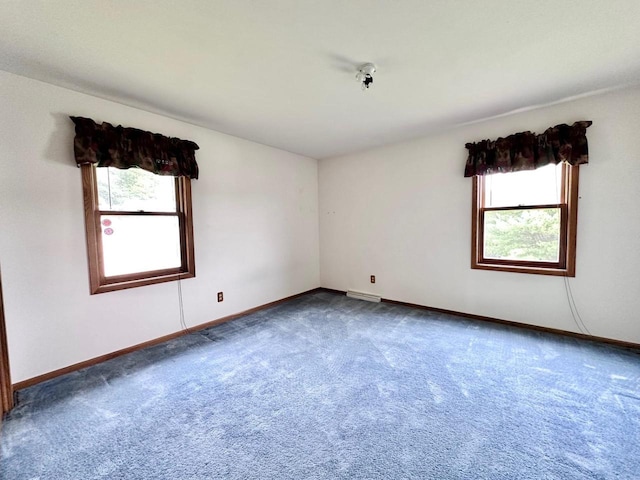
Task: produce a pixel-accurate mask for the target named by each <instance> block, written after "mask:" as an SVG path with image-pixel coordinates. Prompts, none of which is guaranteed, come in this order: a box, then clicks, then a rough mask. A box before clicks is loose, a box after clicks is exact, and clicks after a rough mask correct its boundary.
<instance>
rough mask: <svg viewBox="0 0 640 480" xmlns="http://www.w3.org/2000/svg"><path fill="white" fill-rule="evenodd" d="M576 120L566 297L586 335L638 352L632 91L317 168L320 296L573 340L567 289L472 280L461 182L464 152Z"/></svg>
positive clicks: (480, 274)
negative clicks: (352, 294) (375, 300)
mask: <svg viewBox="0 0 640 480" xmlns="http://www.w3.org/2000/svg"><path fill="white" fill-rule="evenodd" d="M583 119H586V120H593V125H592V126H591V127H590V128H589V129H588V130H587V138H588V140H589V149H590V163H589V165H586V166H584V167H581V169H580V198H581V199H580V204H579V212H578V245H577V267H576V268H577V273H576V277H575V278H574V279H570V280H569V282H570V286H571V289H572V291H573V295H574V298H575V301H576V304H577V307H578V310H579V312H580V315H581V316H582V318H583V320H584V323H585V324H586V326H587V328H588V330H589V331H590V332H591V333H592V334H593V335H597V336H602V337H608V338H612V339H619V340H626V341H629V342H635V343H640V251H639V246H640V89H638V88H635V89H627V90H623V91H618V92H614V93H609V94H605V95H600V96H594V97H590V98H586V99H580V100H576V101H573V102H570V103H565V104H560V105H555V106H550V107H545V108H542V109H539V110H535V111H530V112H525V113H520V114H517V115H512V116H509V117H503V118H500V119H494V120H491V121H487V122H483V123H480V124H475V125H470V126H465V127H460V128H458V129H455V130H453V131H449V132H447V133H444V134H439V135H434V136H431V137H428V138H423V139H420V140H417V141H412V142H407V143H402V144H396V145H392V146H387V147H383V148H378V149H374V150H371V151H367V152H364V153H359V154H353V155H347V156H344V157H340V158H332V159H326V160H321V161H320V163H319V184H320V188H319V194H320V244H321V250H320V271H321V283H322V286H323V287H327V288H335V289H340V290H346V289H355V290H361V291H366V292H371V293H376V294H379V295H381V296H382V297H384V298H390V299H395V300H400V301H406V302H411V303H416V304H421V305H427V306H432V307H438V308H444V309H450V310H455V311H460V312H466V313H473V314H477V315H485V316H490V317H495V318H500V319H505V320H512V321H517V322H523V323H528V324H533V325H540V326H545V327H552V328H558V329H562V330H569V331H574V332H577V331H579V330H578V328H577V327H576V324H575V323H574V321H573V319H572V316H571V313H570V310H569V306H568V301H567V296H566V292H565V285H564V278H562V277H549V276H543V275H529V274H518V273H505V272H494V271H482V270H471V268H470V250H471V246H470V245H471V179H469V178H463V171H464V163H465V160H466V153H467V151H466V149H465V147H464V145H465V143H466V142H470V141H478V140H481V139H486V138H491V139H494V138H497V137H499V136H506V135H508V134H511V133H516V132H520V131H524V130H532V131H534V132H542V131H543V130H545V129H546V128H547V127H550V126H552V125H556V124H558V123H573V122H574V121H576V120H583ZM370 274H375V275H376V276H377V278H376V280H377V282H376V284H375V285H372V284H370V283H369V275H370Z"/></svg>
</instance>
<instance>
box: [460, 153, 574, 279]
mask: <svg viewBox="0 0 640 480" xmlns="http://www.w3.org/2000/svg"><path fill="white" fill-rule="evenodd" d="M578 168H579V167H578V166H573V167H572V166H570V165H567V164H566V163H561V164H558V165H547V166H545V167H541V168H538V169H536V170H529V171H523V172H513V173H498V174H493V175H476V176H475V177H474V188H473V220H472V236H473V238H472V249H471V268H477V269H485V270H505V271H510V272H521V273H537V274H544V275H563V276H569V277H573V276H575V256H576V224H577V218H578Z"/></svg>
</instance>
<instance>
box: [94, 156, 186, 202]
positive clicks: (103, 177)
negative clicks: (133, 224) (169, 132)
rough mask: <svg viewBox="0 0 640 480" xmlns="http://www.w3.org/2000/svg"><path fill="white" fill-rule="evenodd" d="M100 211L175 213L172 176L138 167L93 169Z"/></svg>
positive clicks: (174, 192)
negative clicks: (157, 173)
mask: <svg viewBox="0 0 640 480" xmlns="http://www.w3.org/2000/svg"><path fill="white" fill-rule="evenodd" d="M96 179H97V183H98V206H99V208H100V210H120V211H128V212H139V211H145V212H175V211H176V191H175V178H174V177H169V176H162V175H155V174H153V173H151V172H147V171H146V170H141V169H139V168H130V169H128V170H121V169H119V168H111V167H98V168H96Z"/></svg>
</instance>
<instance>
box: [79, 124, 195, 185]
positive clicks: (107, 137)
mask: <svg viewBox="0 0 640 480" xmlns="http://www.w3.org/2000/svg"><path fill="white" fill-rule="evenodd" d="M70 118H71V120H73V123H75V125H76V137H75V140H74V145H73V150H74V153H75V157H76V162H77V164H78V165H83V164H95V165H97V166H98V167H115V168H121V169H127V168H131V167H138V168H142V169H143V170H147V171H149V172H152V173H155V174H157V175H172V176H174V177H178V176H185V177H189V178H198V164H197V163H196V156H195V151H196V150H198V148H199V147H198V145H196V144H195V143H194V142H191V141H188V140H180V139H179V138H170V137H165V136H164V135H160V134H159V133H151V132H145V131H143V130H138V129H137V128H125V127H122V126H121V125H118V126H117V127H114V126H113V125H111V124H110V123H106V122H103V123H102V124H100V125H98V124H97V123H96V122H94V121H93V120H91V119H90V118H84V117H70Z"/></svg>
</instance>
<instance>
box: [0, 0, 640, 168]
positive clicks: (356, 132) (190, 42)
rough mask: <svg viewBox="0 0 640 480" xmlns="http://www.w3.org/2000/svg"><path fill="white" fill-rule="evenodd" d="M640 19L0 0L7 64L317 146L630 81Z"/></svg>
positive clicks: (633, 11)
mask: <svg viewBox="0 0 640 480" xmlns="http://www.w3.org/2000/svg"><path fill="white" fill-rule="evenodd" d="M639 25H640V1H638V0H607V1H602V0H579V1H576V0H573V1H572V0H563V1H558V0H538V1H525V0H517V1H516V0H483V1H472V0H468V1H466V0H429V1H426V0H348V1H345V0H317V1H316V0H271V1H257V0H226V1H216V0H183V1H180V2H177V1H172V0H153V1H146V0H144V1H143V0H136V1H130V0H126V1H124V0H122V1H121V0H111V1H104V0H101V1H97V0H95V1H88V0H79V1H78V0H75V1H72V0H66V1H34V0H32V1H28V2H27V1H7V0H4V1H0V69H2V70H6V71H9V72H13V73H16V74H19V75H24V76H27V77H31V78H35V79H38V80H42V81H45V82H49V83H52V84H55V85H60V86H64V87H68V88H71V89H73V90H77V91H81V92H85V93H89V94H93V95H96V96H99V97H103V98H107V99H111V100H115V101H117V102H121V103H124V104H127V105H131V106H135V107H139V108H142V109H145V110H149V111H152V112H156V113H160V114H163V115H167V116H169V117H173V118H177V119H180V120H185V121H188V122H191V123H194V124H197V125H202V126H205V127H208V128H212V129H214V130H218V131H221V132H225V133H229V134H232V135H236V136H239V137H242V138H247V139H250V140H254V141H256V142H260V143H264V144H267V145H272V146H275V147H278V148H281V149H284V150H289V151H292V152H296V153H301V154H304V155H307V156H310V157H314V158H325V157H330V156H335V155H340V154H344V153H348V152H352V151H356V150H361V149H366V148H370V147H374V146H378V145H382V144H385V143H391V142H397V141H402V140H406V139H409V138H413V137H416V136H421V135H425V134H428V133H429V132H432V131H434V130H436V129H440V128H448V127H451V126H453V125H457V124H461V123H466V122H471V121H476V120H479V119H483V118H488V117H492V116H495V115H500V114H504V113H507V112H510V111H513V110H518V109H523V108H529V107H532V106H535V105H541V104H546V103H551V102H555V101H559V100H562V99H566V98H568V97H573V96H576V95H582V94H585V93H589V92H593V91H596V90H601V89H607V88H615V87H618V86H622V85H628V84H634V83H638V82H640V28H639ZM367 61H370V62H374V63H376V64H377V65H378V72H377V74H376V75H375V76H374V79H375V82H374V85H373V87H372V89H371V90H370V91H367V92H362V91H361V90H360V87H359V85H358V83H357V82H356V80H355V73H356V66H357V65H358V64H360V63H363V62H367ZM96 115H98V113H96ZM98 116H99V115H98ZM101 120H106V121H114V122H117V121H118V120H117V119H101ZM570 120H572V119H567V121H570Z"/></svg>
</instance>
